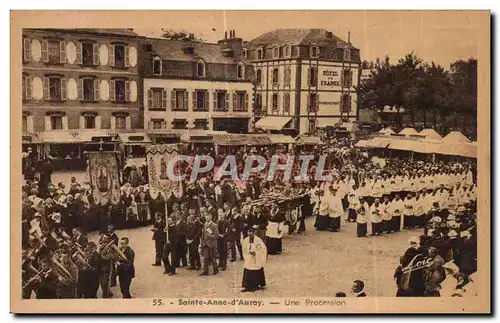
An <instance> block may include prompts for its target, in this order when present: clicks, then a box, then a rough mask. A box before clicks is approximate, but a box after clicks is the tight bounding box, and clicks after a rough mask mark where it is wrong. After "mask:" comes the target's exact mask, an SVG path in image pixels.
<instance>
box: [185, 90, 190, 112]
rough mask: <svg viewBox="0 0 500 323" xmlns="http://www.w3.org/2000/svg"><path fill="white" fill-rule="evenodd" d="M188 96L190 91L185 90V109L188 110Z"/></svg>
mask: <svg viewBox="0 0 500 323" xmlns="http://www.w3.org/2000/svg"><path fill="white" fill-rule="evenodd" d="M188 98H189V92H188V91H184V109H185V110H188Z"/></svg>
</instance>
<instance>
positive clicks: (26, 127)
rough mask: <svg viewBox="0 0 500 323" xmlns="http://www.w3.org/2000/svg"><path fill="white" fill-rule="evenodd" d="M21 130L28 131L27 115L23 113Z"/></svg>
mask: <svg viewBox="0 0 500 323" xmlns="http://www.w3.org/2000/svg"><path fill="white" fill-rule="evenodd" d="M23 132H28V116H26V115H23Z"/></svg>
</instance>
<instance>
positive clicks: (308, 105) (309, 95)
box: [307, 93, 311, 111]
mask: <svg viewBox="0 0 500 323" xmlns="http://www.w3.org/2000/svg"><path fill="white" fill-rule="evenodd" d="M310 110H311V94H310V93H308V94H307V111H310Z"/></svg>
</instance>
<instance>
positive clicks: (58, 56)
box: [42, 40, 66, 64]
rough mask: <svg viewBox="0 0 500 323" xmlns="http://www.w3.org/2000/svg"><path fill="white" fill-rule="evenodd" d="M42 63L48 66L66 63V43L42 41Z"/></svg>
mask: <svg viewBox="0 0 500 323" xmlns="http://www.w3.org/2000/svg"><path fill="white" fill-rule="evenodd" d="M42 62H44V63H48V64H64V63H66V43H65V42H63V41H47V40H42Z"/></svg>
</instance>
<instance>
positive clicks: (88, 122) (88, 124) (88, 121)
mask: <svg viewBox="0 0 500 323" xmlns="http://www.w3.org/2000/svg"><path fill="white" fill-rule="evenodd" d="M95 119H96V117H95V116H93V115H84V116H83V128H85V129H95Z"/></svg>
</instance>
